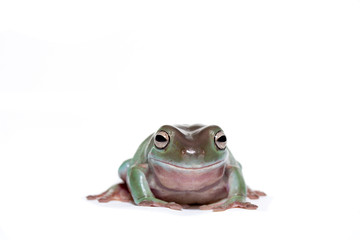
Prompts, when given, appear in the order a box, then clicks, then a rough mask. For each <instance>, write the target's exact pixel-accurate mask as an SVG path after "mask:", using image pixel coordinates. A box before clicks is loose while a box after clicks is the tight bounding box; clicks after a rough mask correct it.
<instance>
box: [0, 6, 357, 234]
mask: <svg viewBox="0 0 360 240" xmlns="http://www.w3.org/2000/svg"><path fill="white" fill-rule="evenodd" d="M359 81H360V1H359V0H357V1H356V0H338V1H335V0H323V1H321V0H303V1H285V0H284V1H279V0H274V1H267V0H264V1H261V0H255V1H197V0H191V1H74V0H71V1H70V0H69V1H64V0H63V1H1V3H0V239H130V238H134V239H145V238H147V239H182V240H183V239H247V240H248V239H359V238H360V229H359V226H360V224H359V223H360V207H359V204H360V194H359V183H360V178H359V164H358V162H359V161H360V149H359V146H360V127H359V125H360V124H359V123H360V104H359V103H360V96H359V92H360V87H359V86H360V84H359ZM175 123H180V124H181V123H188V124H192V123H204V124H218V125H220V126H221V127H222V128H223V129H224V131H225V133H226V134H227V137H228V146H229V148H230V149H231V150H232V152H233V154H234V155H235V157H236V158H237V159H238V160H239V161H240V162H241V163H242V165H243V171H244V175H245V179H246V181H247V183H248V185H249V186H251V187H253V188H255V189H259V190H263V191H265V192H266V193H267V194H268V197H266V198H263V199H261V200H257V201H253V202H254V203H256V204H258V205H259V209H258V210H257V211H247V210H242V209H233V210H229V211H226V212H221V213H213V212H210V211H200V210H183V211H181V212H178V211H173V210H169V209H159V208H145V207H136V206H133V205H131V204H128V203H120V202H113V203H109V204H98V203H95V202H90V201H87V200H86V199H85V196H86V195H88V194H95V193H99V192H101V191H103V190H105V189H106V188H107V187H109V186H110V185H112V184H114V183H116V182H118V181H119V180H118V176H117V168H118V166H119V165H120V164H121V162H122V161H123V160H126V159H128V158H130V157H132V155H133V154H134V152H135V150H136V148H137V147H138V145H139V144H140V142H141V141H142V140H143V139H145V137H147V136H148V135H149V134H150V133H152V132H154V131H156V130H157V128H158V127H160V126H161V125H163V124H175Z"/></svg>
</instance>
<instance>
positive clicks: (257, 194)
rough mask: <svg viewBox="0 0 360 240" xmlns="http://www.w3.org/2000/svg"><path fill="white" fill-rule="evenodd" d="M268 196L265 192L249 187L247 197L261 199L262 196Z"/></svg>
mask: <svg viewBox="0 0 360 240" xmlns="http://www.w3.org/2000/svg"><path fill="white" fill-rule="evenodd" d="M263 196H266V194H265V193H264V192H261V191H254V190H251V188H249V187H247V197H248V198H250V199H259V198H260V197H263Z"/></svg>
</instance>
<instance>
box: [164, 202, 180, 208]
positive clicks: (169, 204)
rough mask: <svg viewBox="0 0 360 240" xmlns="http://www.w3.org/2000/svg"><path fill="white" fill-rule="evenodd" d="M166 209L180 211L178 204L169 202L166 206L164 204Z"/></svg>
mask: <svg viewBox="0 0 360 240" xmlns="http://www.w3.org/2000/svg"><path fill="white" fill-rule="evenodd" d="M166 207H168V208H170V209H173V210H181V209H182V206H181V205H180V204H177V203H174V202H170V203H168V204H166Z"/></svg>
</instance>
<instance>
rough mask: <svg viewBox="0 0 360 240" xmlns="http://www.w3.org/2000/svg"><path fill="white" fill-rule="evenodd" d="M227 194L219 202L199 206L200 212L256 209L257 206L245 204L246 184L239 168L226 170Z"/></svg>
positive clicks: (234, 167)
mask: <svg viewBox="0 0 360 240" xmlns="http://www.w3.org/2000/svg"><path fill="white" fill-rule="evenodd" d="M227 174H228V176H229V178H228V186H229V194H228V197H227V198H226V199H223V200H220V201H219V202H216V203H213V204H209V205H203V206H200V209H202V210H210V209H212V210H213V211H224V210H227V209H230V208H244V209H256V208H257V206H256V205H254V204H251V203H249V202H246V192H247V190H246V184H245V181H244V178H243V176H242V172H241V167H239V166H230V167H229V168H228V169H227Z"/></svg>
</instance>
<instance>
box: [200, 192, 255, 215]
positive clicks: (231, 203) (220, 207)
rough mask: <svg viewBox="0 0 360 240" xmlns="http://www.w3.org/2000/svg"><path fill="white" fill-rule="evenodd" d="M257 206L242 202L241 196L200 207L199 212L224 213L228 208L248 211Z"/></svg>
mask: <svg viewBox="0 0 360 240" xmlns="http://www.w3.org/2000/svg"><path fill="white" fill-rule="evenodd" d="M257 207H258V206H256V205H254V204H252V203H249V202H244V197H242V196H232V197H229V198H226V199H223V200H220V201H218V202H216V203H212V204H208V205H202V206H200V209H201V210H213V211H214V212H220V211H225V210H227V209H230V208H244V209H249V210H255V209H257Z"/></svg>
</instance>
